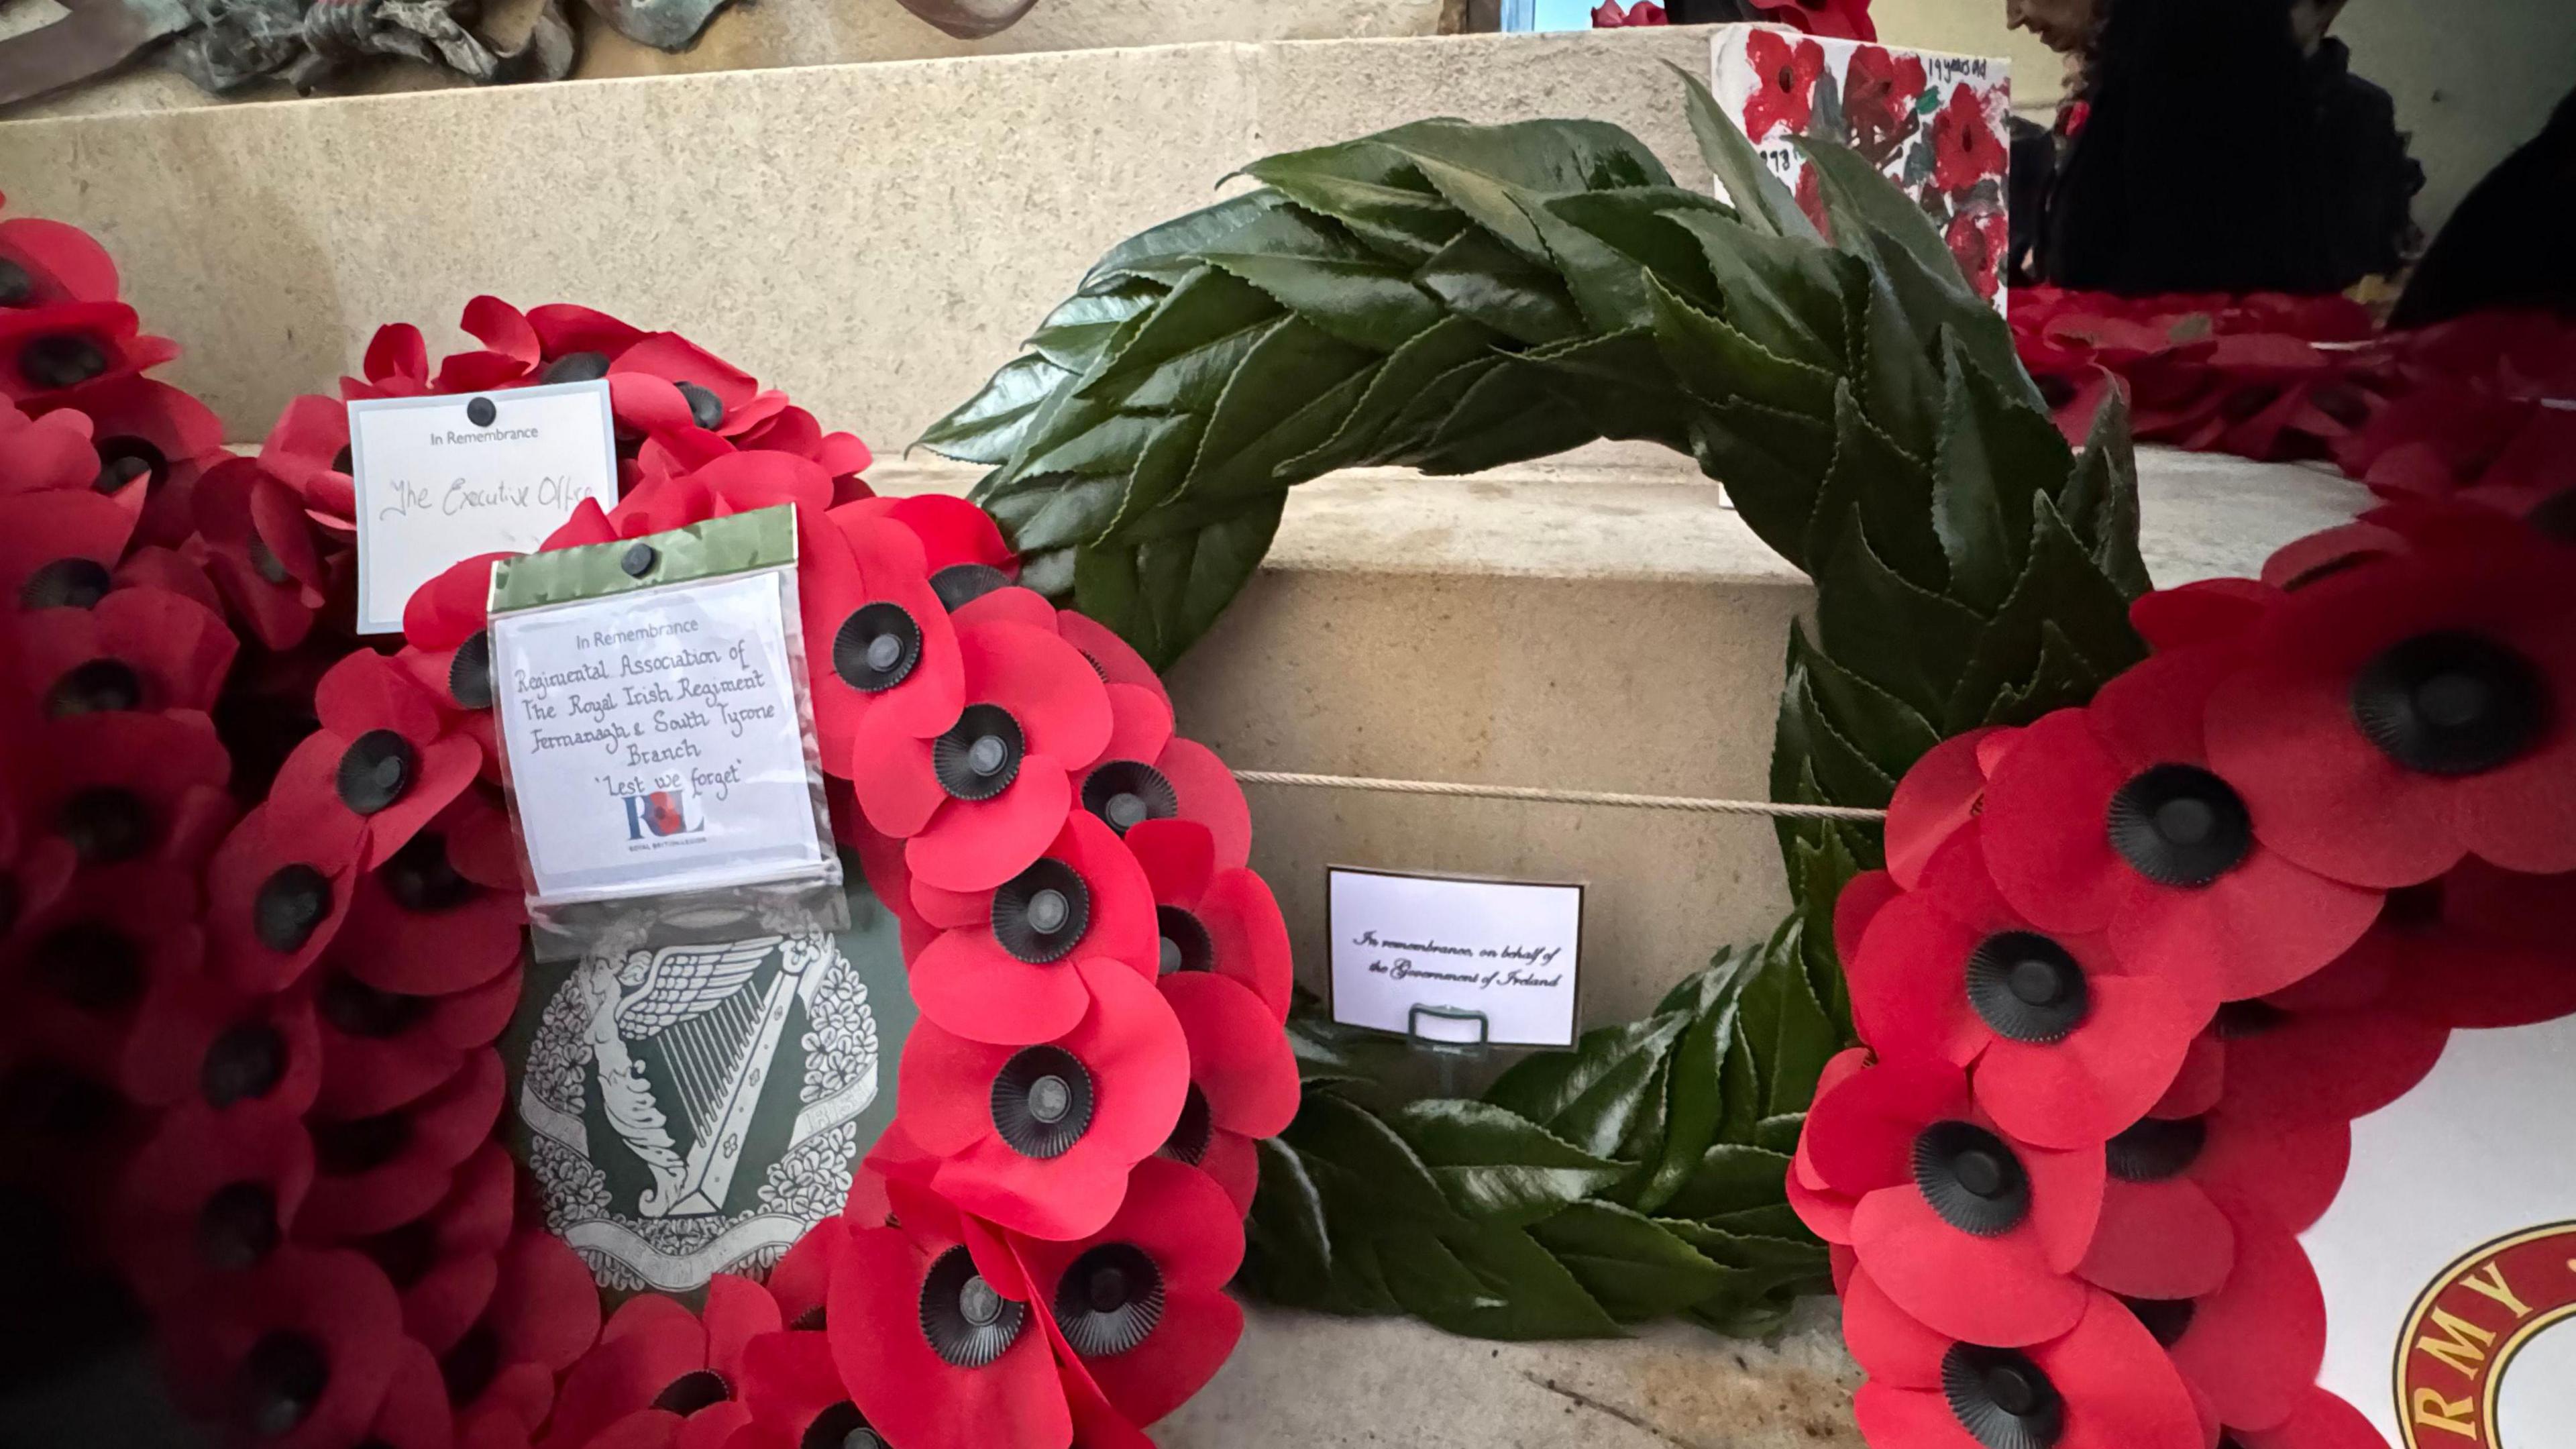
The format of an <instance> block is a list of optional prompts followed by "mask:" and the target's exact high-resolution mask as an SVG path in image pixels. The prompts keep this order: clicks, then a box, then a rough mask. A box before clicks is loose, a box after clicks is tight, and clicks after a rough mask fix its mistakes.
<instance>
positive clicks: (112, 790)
mask: <svg viewBox="0 0 2576 1449" xmlns="http://www.w3.org/2000/svg"><path fill="white" fill-rule="evenodd" d="M54 833H55V834H57V835H60V836H61V837H62V838H63V839H64V840H65V841H67V842H69V843H70V845H71V847H72V850H73V851H74V852H75V853H76V854H78V855H79V856H80V859H81V863H82V864H83V865H112V864H114V863H116V862H117V861H122V860H132V859H134V858H135V857H137V856H139V855H141V854H143V853H144V852H145V851H147V850H150V849H151V848H152V838H153V835H154V833H155V832H154V830H153V825H152V807H151V806H149V805H146V804H144V803H143V797H141V796H139V795H137V794H135V793H134V792H133V791H131V790H126V789H121V788H119V787H117V786H114V785H97V786H93V787H91V788H89V789H87V790H80V791H76V792H74V793H73V794H72V795H71V796H70V797H69V798H67V799H65V800H64V801H63V803H62V806H61V808H60V809H58V810H56V811H55V812H54Z"/></svg>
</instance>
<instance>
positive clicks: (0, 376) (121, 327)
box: [0, 302, 179, 410]
mask: <svg viewBox="0 0 2576 1449" xmlns="http://www.w3.org/2000/svg"><path fill="white" fill-rule="evenodd" d="M178 355H179V348H178V345H177V344H175V343H173V342H171V341H170V339H168V338H166V337H146V336H142V335H140V334H139V333H138V331H137V329H136V321H135V315H134V309H133V308H131V307H128V306H126V305H125V304H124V303H122V302H63V303H59V304H57V305H54V306H50V307H36V308H0V397H5V398H7V399H8V400H9V401H10V402H13V403H17V404H19V405H21V406H22V407H31V410H43V409H45V408H47V407H49V406H50V405H52V404H53V403H55V402H57V401H59V400H60V398H61V395H62V394H64V393H67V392H69V391H70V390H71V389H73V388H76V387H79V386H81V385H83V384H84V383H94V382H100V381H107V380H113V379H116V378H123V377H131V376H134V375H135V374H137V373H141V372H145V371H149V370H150V369H152V368H155V367H158V366H160V365H161V364H162V363H165V362H168V361H169V360H170V359H171V358H174V357H176V356H178Z"/></svg>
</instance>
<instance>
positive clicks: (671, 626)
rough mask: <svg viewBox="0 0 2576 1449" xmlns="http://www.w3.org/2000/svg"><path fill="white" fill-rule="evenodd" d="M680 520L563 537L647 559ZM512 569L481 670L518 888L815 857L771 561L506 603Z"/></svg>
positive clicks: (762, 868)
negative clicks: (514, 825)
mask: <svg viewBox="0 0 2576 1449" xmlns="http://www.w3.org/2000/svg"><path fill="white" fill-rule="evenodd" d="M775 512H777V513H778V514H780V515H781V518H780V521H779V523H778V528H779V530H780V531H781V532H782V533H785V534H786V535H787V536H788V537H789V539H790V540H791V547H792V532H789V530H791V529H792V525H790V524H788V523H786V522H785V521H784V513H785V510H775ZM756 517H758V515H742V516H741V518H745V519H747V518H756ZM739 521H740V519H721V520H718V521H717V522H716V523H715V524H712V525H701V526H700V527H701V529H712V528H721V527H723V526H725V525H729V524H734V523H737V522H739ZM692 532H694V530H687V529H683V530H679V531H677V532H675V533H672V534H657V535H654V536H653V538H652V539H646V540H632V541H629V542H626V543H621V544H606V545H600V546H598V548H597V549H595V550H576V551H572V552H584V553H587V552H600V553H603V554H618V553H620V552H621V551H622V552H623V553H624V554H625V555H626V556H627V558H628V559H629V560H630V564H629V566H630V567H641V568H642V569H644V570H646V571H648V572H649V571H650V570H651V569H652V568H654V567H655V566H656V563H657V561H658V560H660V559H662V558H664V557H666V556H671V555H676V554H677V553H678V552H679V550H680V549H682V548H683V547H686V546H688V544H689V543H690V542H693V541H692V540H688V539H686V538H684V536H685V535H688V534H691V533H692ZM655 540H662V541H663V543H662V544H661V546H660V551H659V552H657V551H656V544H655ZM705 541H706V540H704V539H698V540H694V542H699V543H703V542H705ZM534 557H535V558H536V559H539V560H552V559H554V558H555V557H556V555H546V554H540V555H536V556H534ZM791 557H792V555H791ZM514 568H520V563H519V562H513V563H511V564H505V565H503V566H502V571H501V572H497V573H496V575H495V584H494V594H495V607H494V610H493V614H492V674H493V679H494V696H495V699H494V703H495V707H496V709H497V710H498V712H499V715H500V721H501V731H502V745H503V749H504V751H505V754H506V757H507V764H508V770H509V781H510V788H511V792H512V795H513V799H514V804H515V805H516V808H517V811H518V819H519V828H520V832H521V835H522V837H523V838H524V840H525V842H526V847H527V855H528V863H529V874H530V876H531V880H532V885H533V889H532V891H531V901H532V902H535V903H542V904H555V903H571V902H579V901H595V900H605V899H610V898H613V897H621V896H631V895H641V894H659V893H678V892H686V891H695V890H710V889H715V888H719V887H725V886H734V885H747V884H752V883H756V882H762V881H772V880H785V879H792V878H796V877H800V876H809V875H813V874H815V873H816V872H818V871H822V870H827V869H829V865H830V862H831V860H832V856H831V848H830V845H829V842H828V841H827V840H826V839H825V838H824V836H823V832H822V830H821V828H820V827H819V825H818V822H817V818H816V809H815V804H814V793H813V786H812V781H811V777H810V775H809V771H808V759H807V753H808V744H807V741H806V738H805V732H804V728H803V718H802V712H801V710H800V709H799V706H798V696H797V684H796V678H795V675H794V672H793V671H794V667H795V663H794V661H795V651H794V648H793V646H792V644H791V641H790V637H789V632H788V620H787V614H786V611H785V609H784V606H783V604H782V589H781V585H780V578H781V573H780V571H778V570H776V569H769V570H762V571H756V572H748V573H744V572H735V573H727V574H720V575H718V576H716V577H710V578H704V579H699V580H692V581H687V582H680V583H674V584H671V585H668V586H663V587H655V588H648V589H641V590H636V591H631V592H617V593H612V594H609V595H607V596H606V597H596V598H576V599H574V600H572V601H570V602H563V603H553V604H544V605H541V606H538V607H529V608H506V607H504V605H505V603H506V602H509V601H508V600H507V598H506V596H507V595H509V594H510V592H511V590H512V588H513V584H512V581H511V580H510V578H509V575H508V571H509V570H512V569H514ZM522 571H523V572H524V571H525V570H522ZM786 577H787V578H788V579H789V580H790V583H789V585H788V588H789V589H790V590H792V588H793V583H792V579H793V575H792V574H788V575H786Z"/></svg>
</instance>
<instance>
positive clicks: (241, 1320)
mask: <svg viewBox="0 0 2576 1449" xmlns="http://www.w3.org/2000/svg"><path fill="white" fill-rule="evenodd" d="M161 1344H162V1348H163V1350H164V1351H165V1352H166V1353H167V1354H168V1355H169V1356H170V1358H171V1360H172V1364H171V1367H172V1381H173V1387H174V1389H176V1390H177V1391H178V1393H179V1395H180V1398H181V1402H182V1403H184V1404H188V1405H191V1406H193V1407H196V1408H199V1409H200V1410H202V1411H205V1412H206V1414H207V1416H208V1417H211V1418H216V1419H219V1420H221V1421H222V1422H224V1423H225V1424H227V1425H228V1426H230V1427H231V1428H232V1429H233V1430H234V1431H235V1432H236V1433H237V1434H239V1435H240V1436H241V1437H242V1438H244V1439H254V1440H257V1441H259V1442H260V1443H262V1444H266V1445H273V1446H278V1449H324V1446H331V1445H340V1444H349V1443H354V1442H356V1440H357V1438H358V1436H359V1435H360V1434H361V1433H363V1432H364V1431H365V1429H366V1427H367V1425H368V1424H369V1423H371V1422H372V1421H373V1420H374V1418H375V1416H376V1411H377V1409H378V1407H379V1406H380V1405H381V1404H382V1402H383V1399H384V1395H385V1391H386V1389H387V1387H388V1386H389V1385H390V1384H391V1383H392V1381H393V1377H394V1370H395V1366H396V1363H397V1360H398V1359H399V1357H400V1346H401V1344H402V1308H401V1305H400V1303H399V1302H398V1301H397V1300H396V1298H395V1296H394V1290H393V1285H392V1284H390V1283H387V1282H386V1281H385V1275H384V1274H383V1273H382V1272H380V1271H379V1270H378V1269H377V1268H376V1266H375V1264H373V1263H370V1262H368V1261H367V1260H366V1259H365V1258H363V1257H361V1256H359V1255H358V1254H356V1253H349V1252H317V1251H314V1250H311V1249H306V1248H295V1247H289V1248H282V1249H280V1250H278V1252H277V1253H275V1254H274V1255H272V1256H271V1257H270V1258H269V1259H268V1261H266V1262H265V1263H262V1264H261V1265H260V1266H259V1267H258V1268H256V1269H254V1270H252V1271H251V1272H249V1273H248V1274H245V1275H243V1276H241V1277H238V1278H226V1279H223V1280H220V1281H219V1282H209V1283H208V1284H206V1285H205V1286H204V1288H203V1289H202V1290H201V1292H200V1294H199V1296H198V1299H197V1301H194V1302H191V1303H190V1304H188V1305H186V1306H185V1307H183V1308H181V1309H180V1310H178V1311H177V1312H175V1313H174V1314H173V1315H172V1321H171V1322H170V1323H169V1324H168V1325H167V1326H166V1327H165V1329H164V1331H163V1333H162V1335H161Z"/></svg>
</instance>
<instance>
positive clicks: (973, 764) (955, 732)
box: [930, 704, 1028, 801]
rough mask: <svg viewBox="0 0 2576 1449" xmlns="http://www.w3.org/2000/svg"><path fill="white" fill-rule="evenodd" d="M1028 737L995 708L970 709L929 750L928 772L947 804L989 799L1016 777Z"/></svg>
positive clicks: (1004, 711) (977, 706)
mask: <svg viewBox="0 0 2576 1449" xmlns="http://www.w3.org/2000/svg"><path fill="white" fill-rule="evenodd" d="M1027 750H1028V738H1027V736H1025V735H1023V734H1022V733H1021V732H1020V722H1019V721H1018V720H1016V719H1013V718H1012V717H1011V712H1010V711H1009V710H1007V709H1004V708H1002V707H1001V706H1000V705H998V704H970V705H968V706H966V708H965V711H964V712H963V713H961V714H959V715H958V716H957V723H955V724H953V725H950V726H949V727H948V732H947V733H946V734H943V735H941V736H940V737H939V738H938V739H937V740H936V741H934V742H932V744H931V747H930V772H931V774H932V775H933V776H935V777H936V778H937V779H938V781H939V788H940V789H942V790H945V791H947V792H948V794H949V796H950V797H951V798H953V799H958V800H966V801H976V800H990V799H992V798H993V797H994V796H996V795H999V794H1001V793H1002V792H1003V791H1004V790H1007V789H1009V788H1011V782H1012V781H1013V780H1016V779H1018V778H1019V775H1020V757H1021V756H1022V755H1024V754H1026V753H1027Z"/></svg>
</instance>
